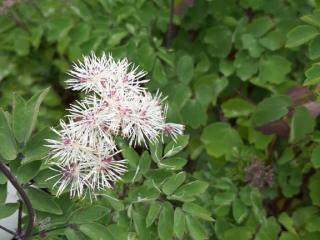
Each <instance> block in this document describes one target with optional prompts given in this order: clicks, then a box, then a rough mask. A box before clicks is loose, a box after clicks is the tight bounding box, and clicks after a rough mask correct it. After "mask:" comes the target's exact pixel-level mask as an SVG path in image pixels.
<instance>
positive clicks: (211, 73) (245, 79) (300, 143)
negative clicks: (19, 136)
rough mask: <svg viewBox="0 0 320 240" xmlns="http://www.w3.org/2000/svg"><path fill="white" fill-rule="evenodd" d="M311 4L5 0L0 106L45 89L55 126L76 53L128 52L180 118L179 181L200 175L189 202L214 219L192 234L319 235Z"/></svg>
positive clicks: (318, 73) (318, 23) (44, 121)
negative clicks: (196, 194) (200, 188)
mask: <svg viewBox="0 0 320 240" xmlns="http://www.w3.org/2000/svg"><path fill="white" fill-rule="evenodd" d="M317 4H318V1H316V0H314V1H313V0H309V1H306V0H175V1H174V0H172V1H167V0H94V1H92V0H64V1H59V0H38V1H37V0H17V1H14V0H2V1H0V6H1V7H0V105H1V107H3V108H5V109H10V108H11V104H12V94H13V93H16V94H19V95H22V96H24V97H30V96H32V95H33V94H34V93H35V92H37V91H39V90H41V89H44V88H46V87H48V86H50V87H51V89H50V92H49V94H48V95H47V97H46V98H45V100H44V103H43V105H42V107H41V111H40V120H39V121H38V122H39V125H38V126H39V128H42V127H45V126H50V125H56V124H57V121H58V119H59V118H61V117H63V116H64V114H65V112H64V111H65V110H64V109H65V108H66V107H67V106H68V105H69V104H70V103H72V102H73V101H74V100H75V99H77V98H78V97H79V94H78V93H75V92H71V91H70V90H67V89H65V84H64V81H65V80H66V79H67V78H68V76H67V74H66V71H67V70H69V69H70V67H71V65H72V62H73V61H77V60H78V59H81V58H82V56H83V55H87V54H89V53H90V52H91V51H94V52H96V54H97V55H99V54H101V53H102V52H107V53H111V54H112V55H113V56H114V57H115V58H121V57H127V58H128V59H129V60H130V61H132V62H134V63H135V64H137V65H140V66H141V68H142V69H144V70H146V71H147V72H148V75H147V78H148V79H150V80H151V81H150V82H149V83H148V84H147V87H148V88H149V89H150V90H151V91H154V92H155V91H156V90H157V89H160V90H161V91H162V92H163V94H164V95H166V96H168V103H169V113H168V119H169V120H168V121H170V122H171V121H173V122H177V123H182V124H185V125H186V134H188V135H189V136H190V141H189V145H188V146H187V148H186V150H184V151H183V153H181V156H183V157H184V158H186V159H187V160H188V163H187V165H186V166H185V167H184V170H185V171H186V172H187V174H188V178H191V177H192V178H196V179H201V180H204V181H206V182H208V183H209V188H208V190H207V191H206V193H204V195H202V196H201V197H200V198H199V199H198V200H197V201H198V204H199V205H201V206H205V207H206V209H209V212H210V214H211V216H212V217H213V218H214V219H215V221H214V222H213V223H208V224H205V225H204V226H205V230H203V229H201V227H199V226H196V227H195V228H193V229H192V230H189V231H191V232H192V231H193V233H192V234H191V237H192V238H193V239H226V240H228V239H230V240H232V239H238V240H242V239H248V240H249V239H260V240H269V239H270V240H273V239H282V240H296V239H304V240H305V239H310V240H312V239H320V232H319V229H320V213H319V212H320V211H319V206H320V191H319V189H320V188H319V184H320V172H319V170H318V168H319V167H320V158H319V155H320V149H319V147H318V143H319V141H320V138H319V136H320V135H319V131H318V126H317V121H316V120H315V119H314V116H317V115H318V114H319V112H320V111H319V109H320V107H319V104H318V103H317V100H318V93H319V89H318V85H317V84H319V83H320V67H319V65H318V64H317V63H316V62H317V61H318V60H319V57H320V36H319V33H320V32H319V28H320V12H319V10H317V9H318V7H319V5H317ZM306 86H307V87H306ZM302 105H303V106H302ZM311 105H312V106H313V107H310V106H311ZM252 189H254V190H252ZM177 206H179V204H178V203H177ZM200 218H201V217H200ZM199 229H200V230H199ZM257 232H258V234H257V235H256V233H257ZM141 239H143V238H141ZM161 239H165V238H161ZM182 239H189V238H182Z"/></svg>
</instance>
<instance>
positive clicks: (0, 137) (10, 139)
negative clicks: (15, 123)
mask: <svg viewBox="0 0 320 240" xmlns="http://www.w3.org/2000/svg"><path fill="white" fill-rule="evenodd" d="M0 142H1V144H0V154H1V156H2V157H3V158H4V159H6V160H13V159H15V158H16V157H17V144H16V141H15V139H14V136H13V133H12V131H11V128H10V125H9V123H8V119H7V118H6V115H5V113H4V112H3V111H0Z"/></svg>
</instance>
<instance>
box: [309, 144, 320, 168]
mask: <svg viewBox="0 0 320 240" xmlns="http://www.w3.org/2000/svg"><path fill="white" fill-rule="evenodd" d="M311 163H312V164H313V167H314V168H319V167H320V146H319V145H318V146H316V147H315V148H314V149H313V151H312V154H311Z"/></svg>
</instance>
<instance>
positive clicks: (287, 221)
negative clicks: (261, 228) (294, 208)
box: [278, 212, 297, 234]
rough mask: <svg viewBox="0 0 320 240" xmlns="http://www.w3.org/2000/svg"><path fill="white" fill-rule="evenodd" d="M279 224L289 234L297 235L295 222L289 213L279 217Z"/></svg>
mask: <svg viewBox="0 0 320 240" xmlns="http://www.w3.org/2000/svg"><path fill="white" fill-rule="evenodd" d="M278 221H279V223H280V224H281V225H282V226H284V227H285V228H286V229H287V230H288V231H289V232H291V233H294V234H297V233H296V230H295V228H294V222H293V219H292V218H291V217H289V215H288V213H286V212H283V213H281V214H280V216H279V217H278Z"/></svg>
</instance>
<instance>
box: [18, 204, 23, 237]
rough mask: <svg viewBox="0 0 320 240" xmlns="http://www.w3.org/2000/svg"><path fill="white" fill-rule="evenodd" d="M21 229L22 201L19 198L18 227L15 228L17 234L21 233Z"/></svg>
mask: <svg viewBox="0 0 320 240" xmlns="http://www.w3.org/2000/svg"><path fill="white" fill-rule="evenodd" d="M21 231H22V201H21V200H19V212H18V229H17V233H18V235H20V234H21Z"/></svg>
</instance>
